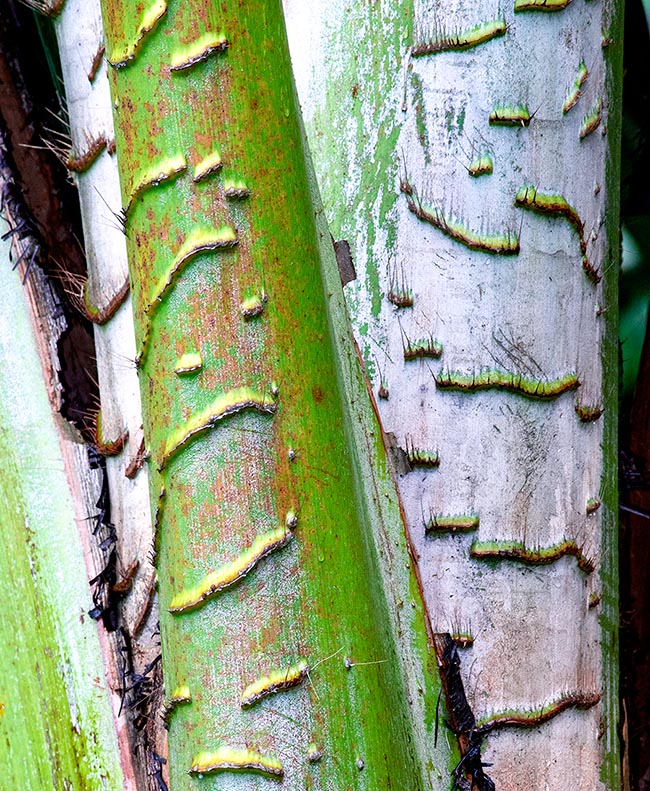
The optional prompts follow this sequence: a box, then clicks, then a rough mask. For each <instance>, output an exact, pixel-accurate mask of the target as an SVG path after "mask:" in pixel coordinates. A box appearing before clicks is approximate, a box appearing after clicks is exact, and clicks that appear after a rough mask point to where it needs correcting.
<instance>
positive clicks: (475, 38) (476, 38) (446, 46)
mask: <svg viewBox="0 0 650 791" xmlns="http://www.w3.org/2000/svg"><path fill="white" fill-rule="evenodd" d="M506 30H507V26H506V22H505V20H504V19H495V20H494V21H493V22H485V23H482V24H480V25H476V26H475V27H473V28H470V29H469V30H464V31H461V32H458V33H447V32H441V33H438V34H437V35H435V36H433V37H432V38H431V39H429V41H423V42H421V43H419V44H415V45H414V46H413V47H412V48H411V55H412V56H413V57H414V58H419V57H421V56H422V55H435V54H436V53H437V52H449V51H453V50H460V51H462V50H465V49H471V48H472V47H477V46H478V45H479V44H484V43H485V42H486V41H490V40H491V39H493V38H497V37H499V36H503V35H504V34H505V32H506Z"/></svg>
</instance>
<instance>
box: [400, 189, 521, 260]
mask: <svg viewBox="0 0 650 791" xmlns="http://www.w3.org/2000/svg"><path fill="white" fill-rule="evenodd" d="M402 192H403V193H404V194H405V195H406V202H407V206H408V208H409V211H410V212H411V213H412V214H414V215H415V216H416V217H417V218H418V220H421V221H422V222H426V223H428V224H429V225H432V226H433V227H434V228H437V229H438V230H439V231H442V233H444V234H445V235H446V236H449V237H450V238H451V239H453V240H454V241H456V242H459V243H460V244H462V245H464V246H465V247H467V248H469V249H470V250H477V251H479V252H481V253H491V254H492V255H518V254H519V250H520V247H519V237H518V236H517V234H516V233H515V232H514V231H507V232H506V233H505V234H494V235H493V234H483V233H479V232H477V231H473V230H471V229H470V228H467V227H466V226H465V225H464V224H463V223H460V222H458V221H457V220H452V219H448V218H446V217H445V216H444V214H443V213H442V212H441V211H440V209H437V208H435V207H432V208H429V207H425V206H423V205H422V203H420V201H419V199H418V198H417V196H414V194H413V189H412V188H411V187H410V185H408V184H407V183H406V182H403V183H402Z"/></svg>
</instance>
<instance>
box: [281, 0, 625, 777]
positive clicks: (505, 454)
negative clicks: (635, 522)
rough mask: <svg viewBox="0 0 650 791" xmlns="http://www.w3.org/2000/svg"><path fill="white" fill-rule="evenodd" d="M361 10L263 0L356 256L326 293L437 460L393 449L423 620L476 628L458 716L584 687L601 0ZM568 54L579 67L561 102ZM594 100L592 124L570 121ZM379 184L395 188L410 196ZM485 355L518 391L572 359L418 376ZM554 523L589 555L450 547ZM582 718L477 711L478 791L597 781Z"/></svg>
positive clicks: (602, 133) (534, 537)
mask: <svg viewBox="0 0 650 791" xmlns="http://www.w3.org/2000/svg"><path fill="white" fill-rule="evenodd" d="M364 5H365V6H366V8H363V9H362V8H360V7H359V8H357V7H356V6H354V5H352V6H351V5H350V4H349V3H343V2H330V1H329V0H328V2H324V1H323V2H312V3H309V4H304V3H299V2H294V1H293V0H285V10H286V13H287V24H288V30H289V38H290V44H291V51H292V58H293V60H294V69H295V72H296V81H297V86H298V92H299V96H300V99H301V103H302V106H303V113H304V116H305V123H306V127H307V131H308V136H309V142H310V146H311V147H312V153H313V156H314V160H315V165H316V171H317V175H318V178H319V181H320V184H321V189H322V192H323V201H324V204H325V207H326V210H327V212H328V216H329V218H330V221H331V224H332V227H333V233H334V235H335V237H336V238H345V239H347V240H348V241H349V243H350V246H351V248H352V253H353V258H354V262H355V265H356V268H357V280H356V281H355V282H353V283H351V284H350V285H349V286H348V287H347V288H346V295H347V298H348V301H349V304H350V306H351V313H352V317H353V322H354V324H355V328H356V333H357V339H358V341H359V344H360V346H361V348H362V350H363V353H364V357H365V359H366V361H367V364H368V371H369V375H370V376H371V379H372V382H373V388H374V390H375V393H376V394H377V396H378V403H379V410H380V414H381V419H382V423H383V427H384V430H385V431H386V432H390V433H393V434H394V435H395V437H396V440H397V445H398V446H399V447H401V448H402V449H403V450H404V451H407V450H408V449H409V447H410V448H415V449H419V450H421V451H425V452H431V453H437V454H438V455H439V459H440V464H439V466H438V467H436V468H427V467H423V466H418V465H417V464H414V465H413V467H412V469H411V471H409V472H406V473H404V474H403V475H402V476H401V478H400V481H399V487H400V492H401V496H402V499H403V503H404V507H405V512H406V516H407V521H408V527H409V531H410V534H411V539H412V542H413V545H414V548H415V551H416V555H417V557H418V563H419V566H420V573H421V576H422V580H423V585H424V597H425V601H426V605H427V608H428V611H429V614H430V618H431V621H432V626H433V629H434V631H437V632H449V633H451V634H452V635H458V636H459V637H460V636H463V635H464V636H467V635H471V636H472V637H473V638H474V643H473V646H472V647H471V648H466V649H463V650H462V670H463V675H464V680H465V689H466V692H467V695H468V699H469V702H470V704H471V706H472V708H473V711H474V713H475V715H476V717H477V719H478V720H481V719H482V718H484V717H489V716H490V715H491V714H493V713H496V712H502V711H504V710H513V711H514V712H521V713H524V712H531V711H533V710H537V709H539V708H540V707H542V706H549V705H550V704H551V703H552V702H553V701H556V700H558V699H561V698H566V697H567V696H569V697H571V696H591V697H592V698H594V697H595V696H597V695H598V694H599V693H600V692H601V685H602V680H601V679H602V666H601V664H602V663H601V650H600V641H601V627H600V625H599V614H600V610H599V607H598V605H597V604H596V605H595V606H590V604H591V605H594V602H596V601H597V599H598V597H599V595H600V577H599V568H600V561H601V519H602V513H603V510H604V508H603V507H600V508H597V509H596V510H593V508H594V506H595V502H594V501H599V497H600V491H599V490H600V485H601V483H600V482H601V475H602V451H601V442H602V439H603V418H600V419H596V420H593V421H590V422H586V421H581V420H580V419H579V417H578V415H577V412H576V406H578V407H592V406H593V407H595V406H601V405H602V403H603V371H602V365H601V340H602V337H603V332H604V313H603V296H602V287H603V284H602V282H601V283H595V282H593V281H594V280H595V279H596V278H594V277H590V276H589V275H588V273H587V272H586V271H585V270H584V268H583V264H582V258H583V250H581V237H582V241H583V242H584V245H583V247H586V250H585V251H584V255H586V257H587V259H588V261H589V262H590V265H591V266H592V267H593V268H594V270H595V271H596V272H597V273H598V274H599V275H602V274H603V269H604V267H606V266H607V261H608V254H607V239H606V238H605V229H604V222H605V212H606V210H607V194H606V188H605V177H606V163H607V157H608V155H609V153H608V141H607V136H606V134H607V120H608V110H609V108H608V102H607V96H606V92H605V78H606V62H605V58H606V52H607V46H608V42H607V41H606V40H605V37H606V36H607V25H608V19H607V17H606V14H607V6H606V5H605V6H604V5H603V4H601V3H595V2H579V0H574V2H573V3H571V4H569V5H568V6H567V7H566V8H565V9H563V10H559V11H555V12H543V11H528V12H525V11H522V12H521V13H514V10H513V7H512V6H513V4H508V6H507V7H504V6H503V5H501V7H500V6H499V4H498V3H496V2H486V1H483V2H478V3H469V2H464V1H463V0H453V2H452V1H451V0H444V2H440V3H435V2H431V3H419V2H418V3H416V8H415V12H414V16H411V19H410V22H412V23H413V30H412V34H411V35H409V33H408V22H409V20H407V15H408V9H406V8H402V9H398V8H397V7H396V8H394V9H392V10H389V11H388V10H385V9H380V8H379V7H378V5H374V6H368V4H364ZM307 6H308V7H307ZM498 20H503V21H504V22H505V25H506V30H505V33H504V34H503V35H500V36H496V37H494V38H492V39H491V40H487V41H485V42H484V43H482V44H480V45H478V46H475V47H472V48H468V49H464V50H463V51H453V50H452V51H442V52H437V53H435V54H428V55H424V56H421V57H410V52H411V48H412V47H413V46H414V45H417V44H418V43H421V42H424V41H431V40H435V39H436V37H437V36H438V37H439V36H440V35H441V34H442V33H443V32H446V33H447V34H449V36H448V38H449V40H451V41H452V42H455V43H456V44H457V43H458V42H459V41H462V40H463V33H464V32H465V31H472V30H473V29H475V28H476V27H478V26H480V25H482V24H488V23H491V22H496V21H498ZM380 31H392V33H393V38H392V39H389V38H385V39H384V40H383V45H384V46H385V47H386V48H387V49H388V48H389V47H395V48H396V49H395V52H396V54H393V55H388V56H387V55H386V53H385V52H384V53H380V52H378V51H377V50H376V49H373V48H372V47H373V46H374V47H376V45H377V41H378V40H380V41H381V32H380ZM456 34H458V37H457V38H454V37H455V36H456ZM354 39H356V40H357V42H358V43H357V46H356V47H355V48H354V49H352V48H351V47H350V44H351V42H352V41H353V40H354ZM369 42H371V43H369ZM396 42H398V43H397V44H396ZM382 58H383V59H384V66H385V64H386V63H388V65H389V66H390V73H389V74H386V72H385V69H384V70H383V71H382ZM583 61H584V63H585V66H586V69H587V72H588V76H587V78H586V80H585V81H584V82H583V84H582V87H581V95H580V97H579V99H578V101H577V103H576V104H575V106H574V107H573V108H572V109H570V110H568V112H566V113H564V112H563V104H564V103H565V99H566V97H567V94H568V92H569V90H570V89H571V86H572V85H573V83H574V81H575V80H576V79H577V78H578V75H579V73H580V64H581V62H583ZM519 106H526V107H527V108H528V110H529V113H530V116H531V119H530V122H529V123H527V124H525V123H520V124H517V125H512V126H497V125H493V124H490V122H489V117H490V114H491V113H493V112H495V111H497V112H498V108H499V107H502V108H505V107H519ZM594 108H599V113H600V123H599V125H598V126H597V128H595V129H594V130H593V131H591V133H589V134H586V135H585V136H584V139H581V138H580V135H581V130H582V132H583V133H584V131H585V130H586V126H585V119H586V117H587V116H588V115H589V114H590V113H591V111H592V110H594ZM504 112H509V111H504V110H503V109H502V110H501V115H503V114H504ZM391 133H394V140H395V143H394V145H392V147H391V149H390V151H389V152H388V154H387V153H386V150H385V148H383V147H382V146H383V142H384V141H385V139H386V138H388V137H390V135H391ZM481 154H489V155H490V158H491V160H492V166H493V170H492V173H491V174H489V175H482V176H480V177H478V178H475V177H472V176H471V175H470V173H469V169H470V166H471V164H472V161H473V160H474V159H475V158H476V157H478V156H479V155H481ZM378 173H380V174H385V178H384V180H383V181H382V177H381V176H377V174H378ZM400 181H401V182H407V184H406V186H407V189H408V185H410V187H411V188H412V189H413V191H414V192H413V195H412V196H411V197H410V199H409V196H408V195H406V194H404V193H403V194H401V195H400ZM369 184H370V185H371V186H370V187H369V186H368V185H369ZM526 186H533V187H534V188H536V190H537V194H538V200H539V202H541V198H539V196H540V195H542V194H544V195H549V196H562V197H563V198H564V199H565V201H566V204H568V205H569V206H570V207H572V208H573V209H574V210H575V213H576V214H575V215H573V214H571V215H570V216H571V219H567V213H568V211H569V210H568V209H563V211H564V213H562V212H561V211H559V210H558V207H559V206H560V205H562V206H563V204H561V203H560V202H558V201H557V200H555V201H554V205H555V208H556V213H555V214H554V215H553V214H543V213H540V212H539V211H531V210H529V209H525V208H521V207H517V206H516V205H515V196H516V195H517V193H518V191H519V190H520V189H521V188H522V187H526ZM390 193H392V194H394V196H395V198H394V200H393V201H392V202H391V201H387V199H386V195H387V194H390ZM528 194H529V196H531V195H532V193H530V191H529V193H528ZM409 203H410V205H411V207H412V208H415V209H416V210H419V209H420V206H423V207H425V208H428V211H429V214H434V215H435V211H433V210H436V209H437V210H438V212H439V213H440V214H439V215H438V217H440V216H444V218H445V219H446V221H447V226H446V227H444V225H445V224H444V223H443V222H438V223H437V224H438V227H434V226H433V225H431V224H429V223H427V222H426V221H423V219H421V218H418V216H416V214H415V213H414V212H413V211H411V210H409ZM452 222H453V223H457V224H458V226H459V233H457V234H456V236H462V235H463V234H465V231H464V230H463V229H465V230H470V231H472V232H473V234H474V235H475V237H477V239H474V241H477V240H478V242H479V243H480V244H482V245H484V246H486V247H489V246H490V245H492V246H497V247H498V246H499V241H498V240H497V241H495V240H492V241H491V240H490V239H489V237H492V236H497V237H498V236H504V235H505V236H507V237H508V236H509V239H510V240H511V241H512V240H513V238H514V236H517V237H518V238H519V243H520V252H519V254H518V255H502V254H498V253H494V254H490V253H489V252H483V251H479V250H472V249H470V248H469V247H468V246H467V244H463V243H462V241H459V240H458V239H457V238H452V234H450V228H449V225H450V224H451V223H452ZM577 223H581V224H582V228H583V230H582V232H581V231H580V230H579V229H578V228H577V227H576V224H577ZM440 226H443V227H440ZM465 235H466V236H467V234H465ZM400 289H401V290H403V291H408V292H410V293H411V294H412V298H413V305H412V307H397V306H396V305H395V304H393V302H391V301H390V299H389V294H390V292H391V290H392V291H393V293H394V294H395V293H397V292H399V291H400ZM421 340H424V341H426V342H427V343H425V346H426V347H429V348H428V351H429V352H431V351H432V346H433V344H432V343H431V341H436V342H437V343H439V344H440V345H441V347H442V354H441V356H440V357H439V358H434V357H433V356H431V357H425V358H424V359H420V358H417V359H414V360H405V359H404V357H405V354H404V352H405V348H406V347H408V346H409V343H410V345H411V346H414V345H415V344H416V342H419V341H421ZM488 369H489V370H491V371H492V372H494V371H495V370H499V371H505V372H509V373H510V374H513V375H516V376H518V377H521V378H522V380H523V381H524V382H525V383H526V382H528V383H529V384H530V386H534V383H536V382H537V383H539V382H548V381H551V380H555V379H559V378H561V377H564V376H567V375H569V374H572V375H575V376H577V378H578V379H579V382H580V386H579V387H578V388H577V389H576V390H571V391H568V392H565V393H563V394H561V395H559V396H557V397H554V398H549V399H545V400H539V399H531V398H527V397H525V396H523V395H521V394H517V393H513V392H508V391H505V390H499V389H488V390H481V391H470V392H463V391H460V390H447V389H443V388H441V387H438V386H437V385H436V378H438V379H440V378H441V375H443V376H444V375H445V374H446V373H448V372H460V373H463V374H467V375H469V376H470V378H471V377H472V376H473V375H478V374H480V373H481V372H485V371H487V370H488ZM490 376H491V378H492V379H493V380H494V379H495V374H494V373H491V374H490ZM608 376H609V377H611V376H615V372H608ZM610 387H611V385H610ZM386 395H387V396H388V397H387V398H385V397H383V398H382V397H381V396H386ZM588 503H589V507H588ZM592 510H593V512H591V513H589V511H592ZM470 515H472V516H476V517H478V527H477V529H476V530H473V531H471V532H466V533H461V532H458V533H450V532H441V533H439V534H435V535H431V534H429V535H427V534H426V533H425V523H426V522H427V521H429V520H430V519H431V518H432V517H433V516H438V517H440V518H441V519H443V518H444V517H450V516H470ZM564 541H569V542H572V543H574V544H575V545H576V547H577V549H576V550H575V551H576V552H578V551H579V552H580V553H582V555H584V557H585V558H586V560H584V561H583V562H582V566H583V568H584V569H587V570H582V569H581V568H579V566H578V562H577V559H576V557H574V556H572V555H566V556H563V557H561V558H559V559H557V560H554V561H553V562H549V563H546V564H544V565H529V564H527V563H523V562H521V561H518V560H512V559H504V558H502V559H499V560H495V561H491V562H488V561H485V560H482V559H478V558H476V559H475V558H472V557H471V556H470V547H471V546H472V544H473V542H478V545H479V546H480V545H481V544H483V543H484V542H499V543H502V544H503V545H511V544H513V542H516V543H518V544H523V545H524V546H525V547H526V548H527V549H528V550H530V551H531V552H532V553H538V552H539V550H540V549H544V548H549V547H552V546H554V545H558V544H560V543H561V542H564ZM592 564H593V568H594V570H593V571H589V570H588V569H589V568H590V567H591V565H592ZM602 713H603V711H602V706H601V705H600V704H597V705H593V706H591V707H590V708H588V709H585V710H580V709H577V708H575V707H569V708H567V709H566V710H565V711H564V712H563V713H561V714H558V715H557V716H556V717H554V718H553V719H552V720H550V721H548V722H547V723H546V724H543V725H540V726H539V727H535V728H533V729H523V728H507V729H499V728H497V729H495V730H494V731H493V732H491V733H490V735H489V736H488V737H487V739H486V741H485V743H484V748H483V756H484V760H486V761H489V762H491V763H492V764H493V766H492V768H490V769H489V770H488V772H489V774H490V775H491V776H492V778H493V779H494V781H495V783H496V785H497V788H499V789H508V791H510V789H512V791H514V790H515V789H524V788H525V789H531V788H536V789H537V788H539V789H542V788H558V787H560V786H561V787H581V788H599V787H601V785H602V784H601V782H600V779H599V772H600V762H601V754H602V750H601V743H602V737H603V730H602V728H603V727H605V726H604V725H603V723H602ZM610 727H611V726H610ZM606 741H609V739H607V740H606Z"/></svg>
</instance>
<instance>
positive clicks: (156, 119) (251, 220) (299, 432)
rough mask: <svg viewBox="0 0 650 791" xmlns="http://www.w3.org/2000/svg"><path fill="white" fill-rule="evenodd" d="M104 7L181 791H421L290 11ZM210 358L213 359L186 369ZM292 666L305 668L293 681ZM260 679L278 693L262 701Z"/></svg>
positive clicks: (174, 760) (174, 773)
mask: <svg viewBox="0 0 650 791" xmlns="http://www.w3.org/2000/svg"><path fill="white" fill-rule="evenodd" d="M104 12H105V13H104V18H105V24H106V27H107V47H108V57H109V60H111V61H112V62H113V63H115V64H116V66H117V67H118V68H116V71H115V73H114V76H113V90H114V99H115V102H116V120H117V133H116V134H117V149H118V156H119V161H120V171H121V179H122V194H123V204H124V206H125V207H127V211H126V229H127V237H128V243H129V255H130V269H131V279H132V283H133V290H134V306H135V313H136V334H137V337H138V343H139V362H140V372H141V383H142V393H143V406H144V413H145V418H144V419H145V432H146V436H147V442H148V448H149V450H150V452H151V459H152V464H151V468H152V470H151V471H152V473H153V475H152V502H153V503H154V508H157V509H158V512H157V518H156V522H157V525H158V528H159V530H158V545H159V554H158V557H159V567H158V568H159V582H160V600H161V610H162V611H161V634H162V641H163V656H164V671H165V687H166V691H167V697H168V699H170V698H172V697H175V696H173V690H176V689H177V688H180V687H187V689H188V691H189V697H190V698H191V702H189V703H187V698H188V696H187V695H184V696H183V700H184V705H183V706H181V707H178V708H173V709H172V710H171V711H170V712H169V724H170V762H171V780H172V788H173V789H174V790H175V789H181V788H189V787H192V788H195V787H196V782H197V781H196V780H192V779H190V778H189V777H188V775H187V773H188V772H189V771H190V770H191V771H193V773H194V774H203V773H205V772H208V771H216V772H218V773H219V774H220V775H221V776H224V775H225V776H226V777H228V778H231V777H233V776H234V775H235V774H237V773H241V772H243V773H245V774H246V775H247V779H246V782H247V787H253V786H255V787H261V786H265V785H266V784H267V780H266V779H265V776H278V775H283V776H284V784H283V787H284V788H289V789H298V788H300V789H303V788H305V787H314V788H326V787H327V788H369V789H370V788H386V787H389V786H392V787H394V788H403V789H406V788H408V789H417V788H421V787H423V786H422V782H421V780H420V779H419V778H420V777H421V775H420V770H419V768H418V765H417V757H416V754H415V750H414V748H413V746H412V744H411V738H410V734H409V722H408V720H409V716H408V712H407V707H406V702H405V698H404V694H403V685H402V680H401V677H400V669H399V666H398V664H397V660H396V656H395V646H394V644H393V640H392V639H391V638H390V636H389V635H388V634H387V630H386V627H385V623H384V622H385V621H387V619H388V613H387V611H386V605H385V602H384V600H383V596H382V594H381V589H380V587H379V586H378V585H377V583H376V581H375V580H373V572H374V570H375V567H374V563H373V560H372V558H371V557H370V556H369V554H368V552H367V551H364V549H367V541H366V534H367V533H368V526H367V525H366V524H364V523H363V521H362V520H361V519H360V516H359V513H360V511H362V509H359V510H358V508H357V498H356V495H355V491H354V488H353V485H352V477H353V476H352V467H351V462H350V458H349V451H348V448H347V444H346V439H345V434H344V426H343V423H344V418H343V414H342V411H341V398H340V395H339V391H338V388H337V384H336V382H337V375H336V368H335V363H334V359H333V356H332V352H331V349H330V334H329V329H328V326H327V319H326V315H325V310H324V300H323V285H322V281H321V276H320V272H319V254H318V244H317V236H316V233H315V228H314V223H313V214H312V208H311V202H310V195H309V188H308V184H307V179H306V174H305V163H304V152H303V146H302V141H301V137H300V133H299V128H298V125H297V122H296V104H295V99H294V92H293V86H292V83H291V78H290V70H289V58H288V54H287V49H286V38H285V33H284V27H283V22H282V16H281V12H280V9H279V5H278V4H276V3H275V2H272V3H270V2H268V0H266V1H265V2H261V1H260V2H250V3H247V4H246V5H245V7H244V9H243V10H242V8H241V7H239V8H236V7H235V3H226V4H222V6H220V10H219V12H217V9H216V7H213V6H212V5H211V4H203V3H199V2H192V3H185V4H178V5H176V6H170V7H169V8H167V7H166V5H165V3H160V2H159V3H157V4H155V6H153V5H152V6H151V7H150V8H149V7H147V8H146V9H144V10H143V7H142V5H138V4H136V3H135V2H131V3H130V2H128V0H123V1H122V2H113V3H111V2H106V3H105V4H104ZM206 163H210V164H209V166H208V165H206ZM197 174H199V175H197ZM190 241H192V244H193V245H194V246H193V247H191V248H190V247H188V245H189V243H190ZM253 295H257V296H258V297H259V299H258V300H256V303H255V304H256V310H255V313H254V314H251V313H249V308H250V304H251V302H250V300H251V297H252V296H253ZM195 353H199V354H200V355H201V359H202V363H203V367H202V368H201V370H200V372H198V373H197V374H195V375H194V376H193V377H178V376H177V375H175V373H174V371H175V369H176V368H177V367H178V360H179V358H181V357H182V355H185V354H195ZM173 602H176V603H178V602H183V603H185V604H187V606H183V607H180V606H179V607H174V609H175V612H173V613H172V612H169V609H170V607H172V603H173ZM406 606H410V604H409V605H406ZM302 662H305V663H307V665H308V666H309V668H310V670H309V672H308V673H307V672H306V671H305V672H304V673H303V672H298V671H297V670H296V668H300V667H302V666H303V665H302V664H301V663H302ZM282 668H289V669H291V668H293V671H294V672H292V673H291V674H289V675H291V677H292V679H293V676H294V675H295V676H296V679H295V683H291V684H289V683H287V684H286V685H284V686H285V687H286V688H282V689H280V688H278V685H277V684H276V683H275V682H273V681H272V679H277V678H278V671H279V670H280V669H282ZM287 672H288V671H287ZM256 682H258V684H257V686H256V688H259V686H260V685H261V686H262V687H265V685H266V686H269V685H270V686H274V685H275V687H276V688H275V689H269V690H268V694H266V695H263V696H262V699H260V700H259V701H257V702H255V704H254V705H251V706H250V707H246V708H242V705H241V704H242V693H243V692H244V690H245V689H246V688H247V687H248V686H249V685H250V684H254V683H256ZM271 692H274V693H276V694H271ZM170 703H172V701H171V700H170ZM321 752H322V758H321V759H320V760H319V761H315V760H314V759H315V758H316V757H317V756H318V755H319V754H320V753H321ZM248 775H250V776H248ZM223 781H224V782H226V783H230V782H232V783H233V784H234V783H235V782H236V781H234V780H230V779H228V780H226V779H225V777H224V778H223ZM201 782H202V783H203V784H205V783H206V782H208V781H205V780H202V781H201ZM215 782H217V781H215ZM210 787H213V786H211V785H210ZM215 787H216V786H215ZM228 787H231V786H230V785H228ZM233 787H234V785H233Z"/></svg>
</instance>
